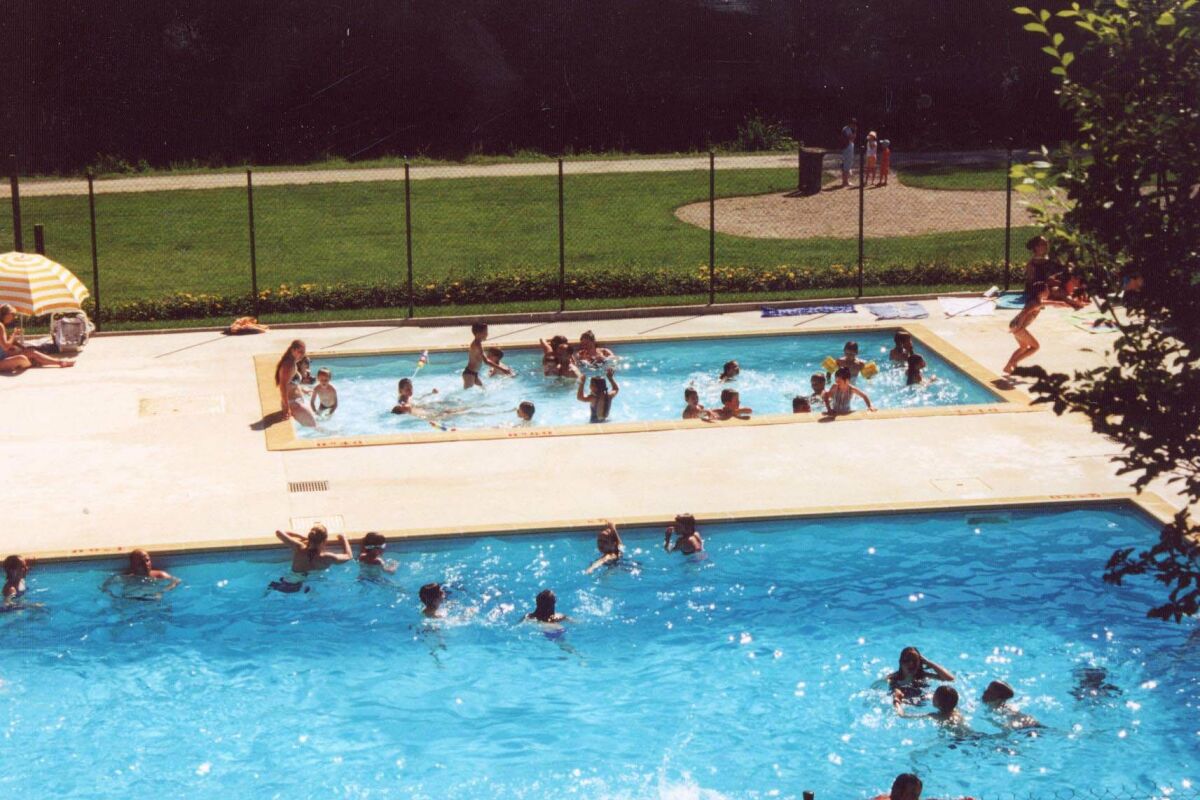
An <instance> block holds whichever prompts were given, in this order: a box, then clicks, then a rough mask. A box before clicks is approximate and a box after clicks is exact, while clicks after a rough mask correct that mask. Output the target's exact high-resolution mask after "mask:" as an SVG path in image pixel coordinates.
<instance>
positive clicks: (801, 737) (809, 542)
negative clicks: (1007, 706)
mask: <svg viewBox="0 0 1200 800" xmlns="http://www.w3.org/2000/svg"><path fill="white" fill-rule="evenodd" d="M701 522H702V526H701V530H702V533H703V534H704V536H705V541H706V548H707V551H708V553H707V558H706V559H704V560H696V559H691V560H689V559H685V558H683V557H681V556H678V555H667V554H664V553H663V552H662V550H661V542H662V537H661V532H659V531H647V530H627V531H624V532H623V533H624V538H625V541H626V545H627V548H628V554H629V556H630V557H631V559H632V560H634V561H636V562H637V563H638V564H639V566H638V567H637V568H636V569H620V568H616V569H611V570H605V571H604V572H602V573H601V574H597V575H584V574H582V570H583V568H584V566H585V565H586V564H587V563H588V562H589V561H590V560H591V558H592V557H593V555H594V545H593V540H592V538H591V537H590V536H583V535H578V534H574V535H569V534H537V535H528V536H510V537H499V538H498V537H481V538H467V539H458V540H452V541H440V542H428V541H427V542H410V543H406V544H393V545H392V546H391V548H390V549H389V551H388V552H389V555H390V556H391V557H392V558H395V559H397V560H398V561H399V562H400V567H399V571H398V572H397V573H396V575H395V576H394V578H393V579H392V580H391V581H389V582H385V583H373V582H367V581H360V580H358V579H357V567H355V566H353V565H352V566H349V567H345V568H341V569H337V570H335V571H333V572H331V573H327V574H325V575H323V576H321V577H320V578H318V579H315V580H314V581H313V582H312V591H311V592H308V593H304V594H292V595H281V594H277V593H274V592H267V591H265V586H266V584H267V583H268V582H269V581H270V580H272V579H274V578H276V577H278V576H279V575H280V574H281V572H282V571H283V570H284V569H285V558H284V553H283V552H270V553H247V552H243V553H237V554H229V555H221V556H209V557H193V558H187V559H182V558H181V559H176V560H174V561H172V560H171V559H162V560H161V562H162V563H161V564H160V566H164V567H166V568H168V569H170V570H171V571H173V572H174V573H175V574H176V575H177V576H179V577H180V578H182V579H183V581H184V583H183V584H182V585H181V586H180V587H179V588H178V589H177V590H175V591H174V592H172V593H170V594H168V595H167V596H166V599H165V601H164V602H161V603H145V602H131V601H117V600H114V599H112V598H110V597H108V596H106V595H104V594H101V593H100V592H99V591H97V587H98V585H99V584H100V583H101V581H102V579H103V578H104V575H105V571H104V570H102V569H99V568H98V567H97V566H95V565H88V564H63V565H45V566H43V567H41V568H39V569H37V570H36V571H35V572H34V573H33V574H32V575H31V580H30V592H29V595H28V596H27V598H26V600H27V601H29V602H39V603H44V604H45V605H46V609H47V610H46V611H45V612H43V613H40V614H39V613H33V612H24V613H20V614H4V615H0V629H3V637H4V642H5V658H4V660H3V661H0V681H2V682H0V730H2V731H3V732H4V737H5V741H4V746H3V747H2V748H0V765H2V766H4V767H6V768H5V769H0V787H3V789H5V790H6V793H9V794H17V793H18V792H19V793H20V794H21V795H22V796H25V797H51V796H54V797H88V798H92V797H97V796H109V797H118V796H120V797H127V796H139V795H140V796H151V797H162V796H178V797H199V796H214V795H217V794H220V795H222V796H228V797H238V798H267V797H368V796H369V797H403V798H408V797H416V798H448V797H454V798H460V797H461V798H493V797H494V798H510V797H520V798H528V799H529V800H538V799H539V798H562V797H578V798H612V797H616V798H662V797H670V798H675V797H688V798H693V797H698V798H706V799H707V800H713V799H714V798H760V797H772V796H779V797H785V798H787V797H799V795H800V791H801V790H802V789H806V788H811V789H814V790H816V792H817V797H818V798H820V797H822V796H825V797H854V798H861V797H871V796H874V795H875V794H876V793H877V792H878V791H879V790H883V789H886V787H887V786H888V785H889V784H890V781H891V779H892V778H893V777H894V776H895V775H896V774H897V773H898V772H901V771H906V770H915V771H917V772H918V773H920V774H921V775H922V777H923V778H924V780H925V786H926V792H927V794H929V795H930V796H933V797H947V796H958V795H960V794H965V793H968V792H969V793H971V794H972V795H974V796H975V797H980V798H987V797H994V796H997V795H1001V794H1003V795H1004V796H1008V797H1011V796H1013V795H1020V796H1048V795H1049V793H1050V792H1053V791H1058V790H1063V791H1066V790H1075V791H1076V793H1077V794H1076V796H1081V795H1080V794H1079V793H1082V792H1086V791H1087V790H1088V789H1093V788H1094V789H1097V790H1099V789H1108V790H1112V791H1117V790H1120V789H1129V790H1140V791H1141V792H1143V796H1165V795H1166V794H1167V790H1168V789H1171V790H1175V791H1178V790H1181V789H1184V788H1186V787H1187V785H1188V784H1187V782H1188V781H1195V780H1197V779H1198V778H1200V774H1198V773H1200V769H1198V768H1197V764H1200V734H1198V733H1197V730H1198V726H1197V724H1196V710H1197V703H1200V664H1197V662H1196V659H1195V658H1194V653H1193V651H1194V641H1193V642H1192V646H1191V647H1189V637H1192V639H1194V633H1195V626H1194V625H1191V624H1189V625H1183V626H1177V625H1171V624H1162V623H1158V622H1152V621H1149V620H1146V619H1145V616H1144V614H1145V609H1146V608H1147V607H1148V605H1149V603H1150V596H1149V595H1148V594H1147V593H1146V592H1145V591H1144V589H1145V588H1146V587H1139V586H1136V585H1135V586H1129V587H1122V588H1117V587H1112V586H1107V585H1105V584H1104V583H1103V582H1102V581H1101V580H1100V573H1101V570H1102V567H1103V564H1104V561H1105V559H1106V558H1107V556H1108V554H1109V553H1110V552H1111V550H1112V549H1113V548H1114V547H1117V546H1121V545H1124V544H1132V543H1134V542H1145V541H1148V539H1149V537H1151V536H1152V535H1154V530H1155V526H1154V524H1153V523H1152V522H1151V521H1150V520H1149V519H1148V518H1147V517H1145V516H1144V515H1142V514H1141V513H1140V512H1138V511H1135V510H1133V509H1132V508H1129V507H1126V506H1095V507H1083V508H1063V509H1057V510H1049V511H1031V510H987V511H978V512H973V511H955V512H944V513H941V512H939V513H922V514H904V515H876V516H849V517H828V518H811V519H803V520H781V521H772V522H754V523H728V524H721V525H704V524H703V521H701ZM434 580H439V581H443V582H445V583H447V584H448V585H449V586H450V588H451V595H452V598H451V599H452V601H453V605H452V607H451V616H450V618H448V619H446V620H443V621H438V622H436V623H430V624H426V623H424V622H423V620H422V618H421V617H420V616H419V612H418V610H417V602H416V598H415V594H416V589H417V587H418V586H420V585H421V584H422V583H425V582H427V581H434ZM545 587H552V588H554V589H555V590H556V591H557V593H558V596H559V610H560V611H563V612H565V613H567V614H569V615H570V616H571V617H572V618H573V619H574V622H572V623H570V624H569V625H568V626H567V630H566V633H565V634H564V635H562V636H561V637H559V638H548V637H547V636H546V635H545V633H546V632H545V631H543V630H542V629H541V628H540V627H539V626H536V625H533V624H521V623H520V622H519V620H520V617H521V614H522V613H523V612H524V611H526V610H529V609H530V608H531V607H532V600H533V596H534V595H535V594H536V593H537V592H538V591H539V590H541V589H542V588H545ZM910 644H912V645H917V646H919V647H920V648H921V650H922V652H923V653H924V654H925V655H926V656H928V657H929V658H931V659H933V660H935V661H938V662H940V663H942V664H943V665H945V666H946V667H948V668H949V669H950V670H952V671H954V672H955V673H957V676H958V679H957V681H956V684H955V685H956V686H957V687H958V689H959V690H960V692H961V693H962V696H963V705H964V707H965V709H966V711H967V713H968V716H969V717H970V722H971V724H972V726H973V727H974V728H975V729H977V730H978V731H980V732H983V733H987V734H989V735H988V736H986V737H983V738H978V739H965V740H956V739H954V738H953V737H951V736H950V735H949V734H947V733H946V732H945V731H942V730H939V729H938V728H936V727H935V726H934V725H933V724H931V723H930V722H929V721H927V720H917V719H899V718H897V717H896V715H895V713H894V712H893V711H892V709H891V706H890V705H889V703H888V702H887V699H886V696H885V692H884V691H883V690H882V689H880V688H877V687H876V685H875V684H876V682H877V681H878V679H879V678H881V676H883V675H885V674H886V673H887V672H888V671H890V670H891V669H894V667H895V662H896V656H897V653H898V651H899V650H900V649H901V648H902V647H904V646H906V645H910ZM993 679H1003V680H1007V681H1008V682H1009V683H1011V684H1012V685H1013V686H1014V687H1015V688H1016V691H1017V700H1018V701H1019V705H1021V707H1022V708H1023V709H1024V710H1026V711H1028V712H1029V713H1032V714H1033V715H1035V716H1036V717H1038V718H1039V719H1040V720H1041V721H1042V722H1043V723H1044V724H1045V725H1046V728H1045V730H1043V731H1042V732H1041V735H1039V736H1037V737H1030V736H1028V735H1020V734H1012V735H1008V736H1002V737H998V736H995V735H994V734H997V733H998V729H997V728H996V727H995V726H993V725H992V724H990V723H989V722H988V721H987V719H986V716H985V714H984V713H983V712H982V711H981V709H980V708H979V702H978V697H979V694H980V692H981V691H982V689H983V687H984V686H985V685H986V684H987V682H988V681H990V680H993ZM1106 687H1112V688H1106ZM1093 690H1095V692H1096V693H1095V694H1093ZM776 793H778V794H776Z"/></svg>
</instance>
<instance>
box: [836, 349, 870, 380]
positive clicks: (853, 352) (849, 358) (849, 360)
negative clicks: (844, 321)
mask: <svg viewBox="0 0 1200 800" xmlns="http://www.w3.org/2000/svg"><path fill="white" fill-rule="evenodd" d="M837 365H838V369H839V370H840V369H843V368H844V369H848V370H850V380H854V379H855V378H857V377H858V374H859V373H860V372H862V369H863V367H865V366H866V362H864V361H863V360H862V359H860V358H859V357H858V342H846V346H845V347H843V348H842V357H841V358H839V359H838V360H837Z"/></svg>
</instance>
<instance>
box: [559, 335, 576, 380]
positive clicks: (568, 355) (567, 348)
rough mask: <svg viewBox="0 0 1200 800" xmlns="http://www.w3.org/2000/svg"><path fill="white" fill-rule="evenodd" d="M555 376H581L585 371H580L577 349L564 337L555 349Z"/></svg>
mask: <svg viewBox="0 0 1200 800" xmlns="http://www.w3.org/2000/svg"><path fill="white" fill-rule="evenodd" d="M554 364H555V369H554V373H553V374H554V376H555V377H558V378H579V377H582V376H583V373H582V372H580V371H579V365H578V364H576V363H575V350H574V349H573V348H572V347H571V345H570V343H569V342H567V340H566V339H565V338H564V339H563V340H562V342H560V343H559V345H558V349H556V350H555V351H554Z"/></svg>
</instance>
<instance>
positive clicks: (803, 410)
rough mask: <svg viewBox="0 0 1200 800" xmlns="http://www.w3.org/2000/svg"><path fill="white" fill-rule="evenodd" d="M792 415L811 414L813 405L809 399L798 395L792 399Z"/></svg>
mask: <svg viewBox="0 0 1200 800" xmlns="http://www.w3.org/2000/svg"><path fill="white" fill-rule="evenodd" d="M792 413H793V414H811V413H812V405H811V404H810V403H809V402H808V398H807V397H801V396H800V395H796V396H795V397H793V398H792Z"/></svg>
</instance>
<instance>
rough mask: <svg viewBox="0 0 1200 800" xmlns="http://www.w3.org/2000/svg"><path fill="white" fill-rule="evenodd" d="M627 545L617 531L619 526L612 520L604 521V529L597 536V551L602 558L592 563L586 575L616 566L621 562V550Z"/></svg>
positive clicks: (584, 572)
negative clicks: (604, 567) (605, 567)
mask: <svg viewBox="0 0 1200 800" xmlns="http://www.w3.org/2000/svg"><path fill="white" fill-rule="evenodd" d="M624 547H625V544H624V542H622V541H621V534H620V533H619V532H618V531H617V526H616V525H614V524H613V523H612V522H611V521H610V520H605V521H604V527H603V528H601V529H600V532H599V533H597V534H596V549H597V550H599V551H600V557H599V558H597V559H596V560H595V561H593V562H592V565H591V566H590V567H588V568H587V569H585V570H584V571H583V574H584V575H590V574H591V573H593V572H595V571H596V570H598V569H600V567H603V566H606V565H612V564H616V563H617V562H618V561H620V560H621V550H622V549H624Z"/></svg>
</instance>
